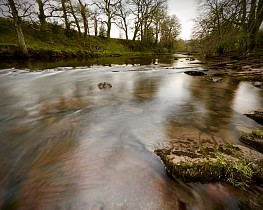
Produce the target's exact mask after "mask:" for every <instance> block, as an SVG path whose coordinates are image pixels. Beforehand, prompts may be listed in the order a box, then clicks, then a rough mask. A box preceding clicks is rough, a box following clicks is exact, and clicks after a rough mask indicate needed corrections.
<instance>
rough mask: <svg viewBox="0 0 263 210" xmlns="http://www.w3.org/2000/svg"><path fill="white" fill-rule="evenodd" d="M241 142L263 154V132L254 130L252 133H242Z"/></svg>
mask: <svg viewBox="0 0 263 210" xmlns="http://www.w3.org/2000/svg"><path fill="white" fill-rule="evenodd" d="M239 140H240V141H241V142H243V143H244V144H247V145H249V146H251V147H253V148H255V149H256V150H258V151H259V152H261V153H263V130H259V129H254V130H253V131H252V133H242V135H241V137H240V139H239Z"/></svg>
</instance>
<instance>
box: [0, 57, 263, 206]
mask: <svg viewBox="0 0 263 210" xmlns="http://www.w3.org/2000/svg"><path fill="white" fill-rule="evenodd" d="M150 60H151V61H150ZM150 60H149V62H150V65H149V66H144V67H143V66H112V67H102V66H97V67H92V68H76V69H75V70H74V71H69V70H68V69H64V70H63V68H61V69H60V71H51V70H48V71H43V72H27V73H25V72H23V73H22V72H20V71H19V70H17V72H13V71H12V70H5V71H4V72H2V74H0V89H1V91H0V106H1V109H0V116H1V118H0V128H1V132H0V137H1V138H0V144H1V147H0V169H1V170H0V180H1V182H0V206H1V207H2V209H213V208H216V207H217V208H221V209H222V208H223V209H237V205H236V204H234V205H233V206H234V207H233V206H232V207H231V205H232V204H233V203H235V201H234V198H233V197H232V194H231V189H229V187H228V186H224V185H221V184H220V183H218V184H215V185H208V186H203V185H186V184H183V183H179V182H176V181H174V180H171V179H170V178H169V177H168V176H167V174H166V172H165V169H164V167H163V164H162V163H161V161H160V160H159V159H158V158H157V157H156V156H155V155H154V154H153V150H154V149H155V148H158V147H159V146H163V145H166V144H171V143H172V144H174V145H177V146H178V147H190V146H191V147H192V148H195V147H198V146H199V145H200V144H201V143H211V144H219V143H221V142H223V141H224V142H238V141H237V139H238V135H239V134H240V131H239V128H238V127H239V126H240V125H241V124H242V126H243V127H246V128H247V129H251V128H252V127H253V126H259V125H258V124H256V123H255V122H253V121H252V120H250V119H248V118H246V117H245V116H243V115H242V114H243V113H241V112H240V110H242V106H243V103H241V102H242V101H241V99H242V97H244V96H246V94H247V93H249V95H252V96H251V99H253V100H250V103H248V104H247V105H246V108H253V109H254V108H257V107H258V106H260V105H261V104H262V103H261V102H260V100H261V101H262V98H263V95H262V90H260V89H257V90H255V89H250V86H249V85H248V84H247V83H245V84H242V83H241V85H233V84H228V83H214V82H212V81H209V80H207V79H206V78H203V77H191V76H188V75H186V74H183V73H180V72H181V71H182V69H181V71H180V69H179V70H178V69H172V68H166V67H167V66H170V64H167V66H165V67H163V66H161V65H160V66H158V65H157V66H156V65H154V63H156V62H158V63H160V62H162V61H161V60H160V59H159V58H158V61H157V60H156V59H155V60H153V59H152V58H151V59H150ZM168 60H169V59H168ZM147 62H148V61H147ZM165 62H166V61H165ZM176 62H177V61H174V63H172V65H171V66H176V65H177V64H176ZM179 62H180V60H179ZM183 62H188V61H183ZM183 62H182V63H183ZM187 65H188V63H187ZM199 68H201V67H199ZM90 70H92V71H90ZM102 81H107V82H109V83H111V84H112V85H113V88H111V89H107V90H100V89H99V88H98V87H97V84H98V83H99V82H102ZM244 85H248V87H246V88H244ZM244 89H245V90H246V91H248V92H244ZM226 197H228V198H229V200H230V201H228V200H227V198H226ZM223 201H225V202H223Z"/></svg>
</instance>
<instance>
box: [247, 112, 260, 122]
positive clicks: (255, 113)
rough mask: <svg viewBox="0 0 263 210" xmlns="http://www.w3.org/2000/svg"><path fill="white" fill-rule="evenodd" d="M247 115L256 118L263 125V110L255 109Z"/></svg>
mask: <svg viewBox="0 0 263 210" xmlns="http://www.w3.org/2000/svg"><path fill="white" fill-rule="evenodd" d="M245 115H246V116H247V117H249V118H251V119H253V120H255V121H256V122H257V123H259V124H261V125H263V111H254V112H253V113H249V114H245Z"/></svg>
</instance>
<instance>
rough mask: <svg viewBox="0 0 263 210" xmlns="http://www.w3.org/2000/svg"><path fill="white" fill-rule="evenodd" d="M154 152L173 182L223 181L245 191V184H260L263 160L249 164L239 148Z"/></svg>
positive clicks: (229, 146) (201, 148) (173, 149)
mask: <svg viewBox="0 0 263 210" xmlns="http://www.w3.org/2000/svg"><path fill="white" fill-rule="evenodd" d="M245 150H247V149H245ZM154 152H155V154H156V155H158V156H159V157H160V158H161V160H162V161H163V163H164V165H165V168H166V170H167V172H168V173H169V174H170V175H171V176H172V177H173V178H174V179H176V180H178V179H179V180H182V181H184V182H187V183H190V182H200V183H211V182H218V181H224V182H228V183H230V184H232V185H233V186H237V187H241V188H245V187H247V186H248V185H249V184H252V183H261V182H262V181H263V166H262V165H263V164H262V161H263V159H261V160H260V161H258V160H257V161H254V162H251V161H250V160H249V159H246V157H245V156H244V154H245V153H247V154H249V152H247V151H245V152H244V153H243V152H242V149H240V147H235V146H233V145H225V146H220V147H219V148H208V147H200V149H198V150H196V151H191V150H190V151H187V152H186V151H180V150H176V149H175V148H163V149H157V150H155V151H154Z"/></svg>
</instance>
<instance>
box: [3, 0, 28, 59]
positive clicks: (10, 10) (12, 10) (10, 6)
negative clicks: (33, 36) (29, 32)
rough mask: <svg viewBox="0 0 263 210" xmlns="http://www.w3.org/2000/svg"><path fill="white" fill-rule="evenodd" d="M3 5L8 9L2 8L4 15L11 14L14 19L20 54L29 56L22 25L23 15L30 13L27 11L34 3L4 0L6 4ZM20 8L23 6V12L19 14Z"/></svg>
mask: <svg viewBox="0 0 263 210" xmlns="http://www.w3.org/2000/svg"><path fill="white" fill-rule="evenodd" d="M25 5H27V7H25ZM1 7H5V8H6V9H7V11H4V9H3V8H1V10H2V13H3V15H9V16H10V17H11V18H12V19H13V21H14V25H15V29H16V33H17V39H18V48H19V52H20V55H21V56H24V57H28V50H27V47H26V42H25V38H24V33H23V30H22V26H21V25H22V17H25V16H27V15H29V14H27V13H28V11H29V10H30V8H31V7H32V4H28V2H24V4H22V2H20V1H17V2H14V0H4V4H3V5H2V6H1ZM18 8H22V10H21V11H22V12H23V14H19V10H18Z"/></svg>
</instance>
